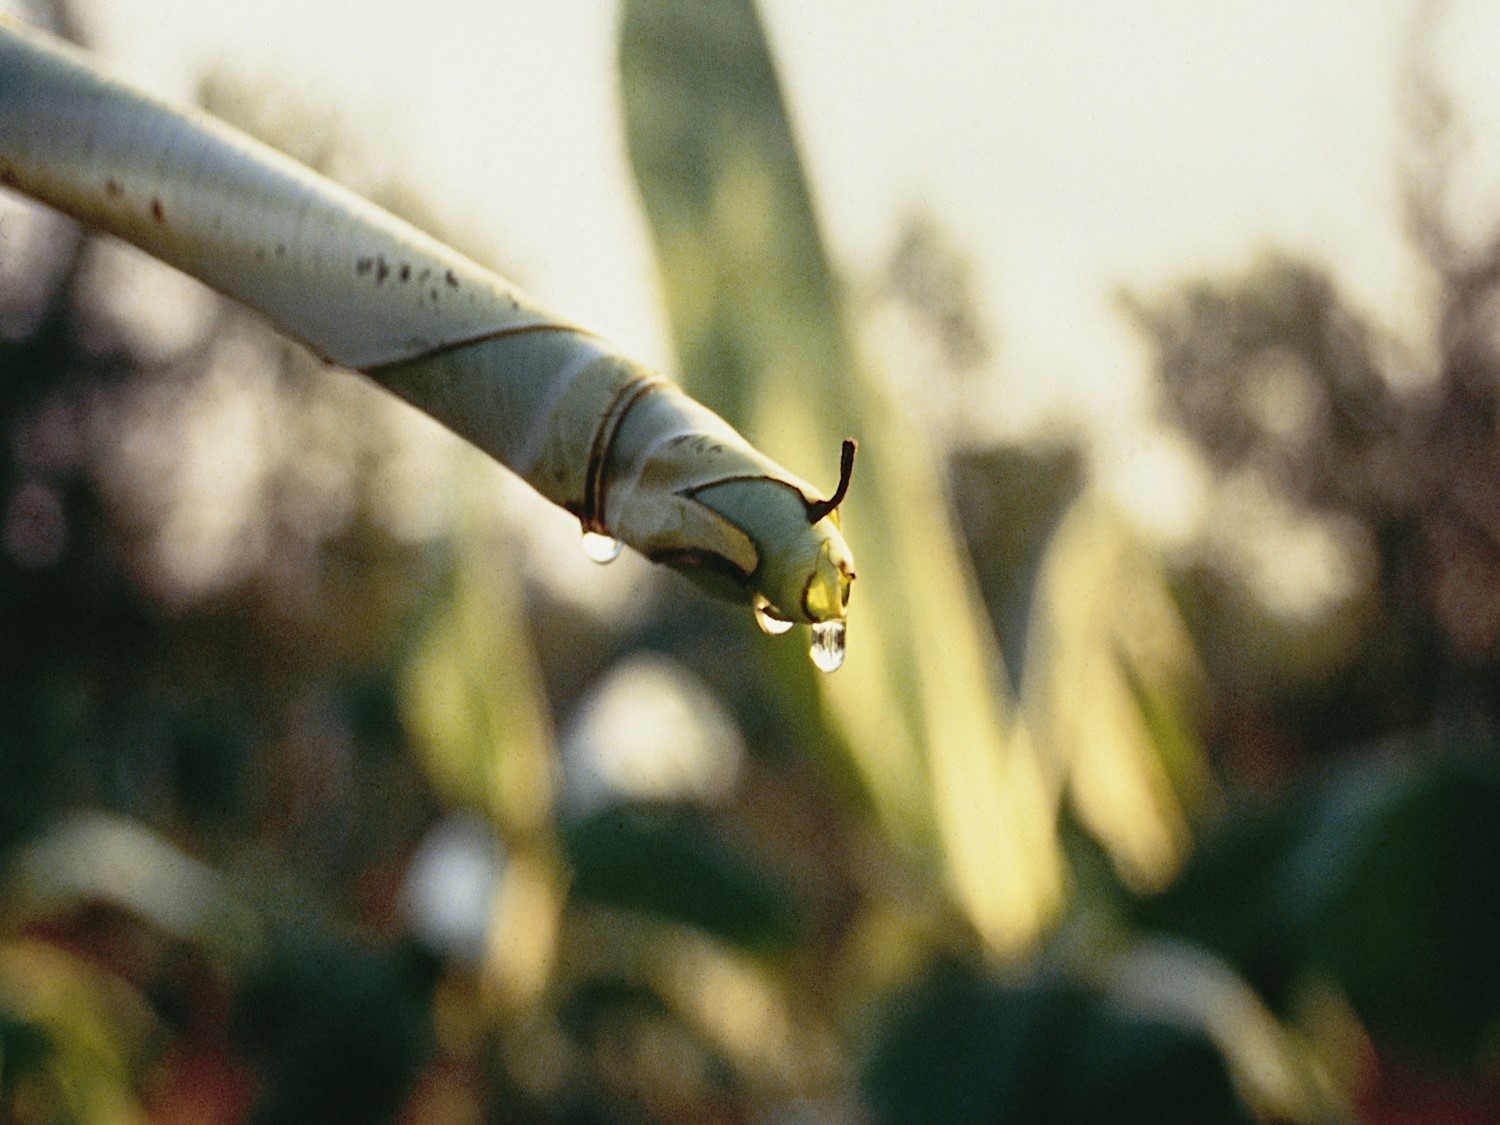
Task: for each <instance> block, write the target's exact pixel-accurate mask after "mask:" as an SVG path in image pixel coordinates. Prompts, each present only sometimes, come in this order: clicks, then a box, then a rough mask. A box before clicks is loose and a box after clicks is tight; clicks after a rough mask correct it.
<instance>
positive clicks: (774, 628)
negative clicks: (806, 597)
mask: <svg viewBox="0 0 1500 1125" xmlns="http://www.w3.org/2000/svg"><path fill="white" fill-rule="evenodd" d="M755 623H756V624H757V625H759V626H760V631H761V632H762V633H764V634H765V635H766V636H768V637H779V636H781V634H783V633H785V632H786V631H787V630H788V629H790V628H791V627H792V622H790V621H788V620H787V619H786V618H785V617H782V616H780V615H779V614H777V613H776V610H775V607H773V606H772V605H771V603H770V602H768V601H767V600H766V599H765V597H764V596H763V595H761V594H756V595H755Z"/></svg>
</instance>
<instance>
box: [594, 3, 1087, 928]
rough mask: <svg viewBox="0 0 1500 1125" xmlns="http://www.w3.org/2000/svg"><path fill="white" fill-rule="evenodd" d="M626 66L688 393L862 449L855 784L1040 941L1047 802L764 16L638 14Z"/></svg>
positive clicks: (640, 176)
mask: <svg viewBox="0 0 1500 1125" xmlns="http://www.w3.org/2000/svg"><path fill="white" fill-rule="evenodd" d="M621 70H622V78H623V84H624V95H625V112H626V120H627V127H628V134H629V144H630V154H631V159H632V162H633V166H634V169H635V173H636V178H637V181H638V183H639V185H640V188H641V192H642V195H643V198H644V202H645V207H646V213H647V215H648V217H649V219H650V222H651V228H652V233H653V235H654V238H655V243H656V249H657V255H658V261H659V263H660V268H661V274H662V281H663V285H664V288H665V294H666V299H667V305H668V309H669V312H670V315H671V321H672V327H673V332H674V336H675V340H676V346H677V366H678V370H679V371H680V373H681V377H682V379H683V381H684V383H685V384H686V386H687V387H688V389H689V390H690V391H691V392H692V393H694V394H695V395H696V396H698V397H699V398H701V399H703V400H704V401H705V402H707V403H708V404H709V405H711V406H713V407H714V408H715V409H717V410H719V411H720V412H721V413H723V414H724V415H725V416H726V417H727V418H728V419H729V420H730V421H731V422H733V423H734V424H735V425H736V426H737V427H739V428H740V429H742V430H743V431H745V432H746V433H748V434H750V435H751V436H752V437H753V438H754V439H755V441H756V442H757V444H758V445H759V446H760V447H761V448H763V449H765V450H766V451H767V452H768V453H769V454H770V455H772V456H773V457H775V458H776V459H777V460H779V461H781V462H782V463H784V464H787V465H790V466H793V467H794V468H795V469H797V470H799V471H801V472H802V473H803V475H805V476H807V477H809V478H810V479H812V480H814V481H818V482H827V485H831V483H832V481H834V480H835V479H837V476H838V471H837V470H838V465H837V458H838V452H839V444H840V441H841V440H842V439H843V438H844V437H846V436H849V435H854V436H856V437H857V438H859V439H860V441H861V442H862V444H861V447H860V458H859V464H858V467H857V468H856V470H855V476H854V487H853V491H852V492H851V493H850V496H849V499H848V501H847V502H846V503H845V504H844V506H843V508H842V510H841V514H842V515H843V517H844V527H845V529H846V531H847V533H848V535H849V537H850V540H851V544H852V546H853V549H854V554H855V558H856V560H857V566H858V570H859V580H858V581H857V582H856V584H855V592H854V598H853V607H852V616H851V619H850V630H849V638H850V639H849V658H848V661H847V663H846V664H845V665H844V667H843V669H842V670H841V671H839V672H838V673H837V674H835V675H833V676H831V677H828V678H827V679H826V680H825V681H824V682H823V684H822V687H823V689H824V694H825V698H826V699H827V701H828V702H829V704H830V705H831V708H832V711H833V713H834V714H835V715H836V716H837V718H838V720H839V723H840V726H841V728H842V730H843V732H844V734H845V736H846V738H847V741H848V745H849V746H850V748H851V754H852V757H853V760H854V762H855V765H856V768H857V771H858V773H859V775H860V777H861V778H862V780H863V783H864V785H865V787H866V788H867V790H868V792H869V793H870V795H871V797H872V800H873V804H874V807H875V809H876V812H877V814H878V815H879V817H880V818H881V820H882V822H883V824H884V826H885V828H886V829H887V831H888V832H889V833H890V834H891V835H892V837H893V839H895V840H896V841H897V842H898V843H899V844H901V845H903V846H904V847H905V849H906V850H908V852H909V853H911V854H914V855H918V856H923V857H925V858H926V859H927V861H928V862H930V863H931V864H932V866H933V867H934V868H936V869H937V870H938V871H940V872H941V873H942V875H943V877H944V878H945V879H946V882H947V883H948V885H949V887H950V889H951V890H952V892H953V893H954V895H955V897H956V898H957V900H958V902H959V903H960V904H961V905H962V907H963V908H964V910H965V912H966V913H967V914H968V916H969V917H970V918H971V919H972V921H973V922H974V924H975V925H976V927H977V929H978V930H979V932H980V933H981V934H982V935H983V936H984V938H985V939H986V941H987V943H988V944H989V945H990V946H991V947H992V948H995V949H999V950H1007V951H1014V950H1018V949H1020V948H1023V947H1025V946H1026V945H1027V944H1028V943H1029V942H1030V941H1031V940H1033V939H1034V938H1035V936H1036V934H1037V933H1038V931H1039V929H1040V928H1041V927H1042V926H1043V925H1044V924H1045V923H1046V921H1047V920H1048V919H1050V917H1051V916H1052V915H1053V913H1054V911H1055V909H1056V904H1057V899H1058V897H1059V895H1060V883H1061V874H1060V857H1059V854H1058V849H1057V843H1056V838H1055V835H1054V833H1053V830H1052V814H1051V809H1050V807H1049V806H1048V804H1047V803H1046V801H1045V799H1044V795H1043V790H1042V785H1041V780H1040V777H1039V774H1038V771H1037V768H1036V763H1035V761H1034V760H1033V759H1032V757H1031V752H1030V750H1029V749H1028V748H1027V746H1026V745H1025V744H1024V743H1008V742H1007V739H1006V714H1005V710H1006V708H1005V694H1006V687H1005V677H1004V674H1003V670H1002V667H1001V661H1000V657H999V652H998V648H997V646H996V643H995V639H994V635H993V633H992V631H991V629H990V626H989V622H988V619H987V615H986V613H985V609H984V606H983V604H982V603H981V601H980V599H979V597H978V595H977V593H976V589H975V584H974V581H973V577H972V574H971V573H970V570H969V568H968V565H967V560H966V558H965V555H964V552H963V549H962V546H961V544H960V542H959V540H958V538H957V536H956V535H955V533H954V530H953V527H952V525H951V522H950V517H949V511H948V505H947V501H946V499H945V497H944V494H943V489H942V484H941V479H940V474H939V471H938V468H937V464H936V460H935V457H934V455H933V453H932V450H931V448H930V446H929V443H928V441H927V440H926V437H925V435H923V434H922V433H921V432H920V431H919V430H918V429H917V428H916V427H915V426H914V425H913V424H912V423H911V422H910V421H909V420H908V419H906V418H904V417H903V416H902V415H901V414H900V413H899V412H898V411H897V410H896V409H895V408H894V406H893V405H892V403H891V402H890V401H889V399H888V397H887V394H886V391H885V389H884V387H883V386H882V385H881V383H880V382H879V381H878V380H876V379H874V378H871V377H870V376H869V375H868V374H867V372H866V371H865V369H864V368H863V366H862V365H861V364H860V363H859V362H858V361H857V359H856V355H855V349H854V346H853V344H852V342H851V340H850V338H849V335H848V332H847V328H846V325H845V322H844V317H843V312H842V309H841V300H840V293H839V287H838V284H837V282H836V280H835V277H834V274H833V270H832V268H831V266H830V264H829V261H828V257H827V254H826V253H825V251H824V248H823V240H822V236H821V234H820V232H819V229H818V224H817V221H816V218H815V216H814V213H813V206H812V201H811V198H810V196H809V193H808V189H807V185H806V182H805V180H804V177H803V173H802V167H801V163H800V161H799V159H798V155H797V147H796V144H795V142H794V140H793V137H792V132H791V128H790V126H789V124H788V121H787V116H786V112H785V110H784V108H783V104H782V97H781V92H780V89H779V85H778V82H777V78H776V73H775V69H774V66H773V64H772V61H771V57H770V54H769V51H768V48H767V45H766V41H765V37H764V34H763V32H762V29H761V25H760V22H759V20H758V18H757V17H756V13H755V10H754V8H753V6H752V5H751V3H750V2H749V0H718V2H715V3H701V2H698V0H627V2H626V4H625V6H624V20H623V25H622V31H621ZM827 485H825V487H826V486H827ZM804 674H805V675H811V674H812V673H811V672H810V671H807V672H804Z"/></svg>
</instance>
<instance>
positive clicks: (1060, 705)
mask: <svg viewBox="0 0 1500 1125" xmlns="http://www.w3.org/2000/svg"><path fill="white" fill-rule="evenodd" d="M1028 646H1029V652H1028V658H1027V666H1026V675H1025V677H1024V679H1023V683H1022V702H1023V705H1024V709H1025V715H1026V719H1027V728H1026V729H1027V732H1028V734H1029V736H1030V737H1031V738H1032V739H1034V740H1035V741H1036V743H1037V744H1038V746H1039V747H1040V748H1041V749H1042V750H1043V760H1044V761H1046V762H1048V763H1049V764H1050V765H1051V766H1052V767H1053V768H1054V769H1055V770H1056V771H1057V774H1056V780H1057V784H1058V786H1059V789H1061V788H1062V787H1063V786H1064V785H1066V787H1067V790H1068V793H1069V796H1070V797H1071V799H1072V801H1073V804H1074V806H1075V807H1076V809H1077V812H1078V817H1079V820H1080V821H1081V823H1082V824H1083V825H1085V826H1086V827H1087V829H1088V830H1089V832H1090V833H1091V834H1092V835H1093V836H1094V837H1095V838H1096V839H1097V840H1098V841H1099V843H1100V845H1101V846H1102V847H1103V848H1104V849H1105V851H1106V853H1107V854H1108V855H1109V857H1110V860H1111V861H1112V863H1113V865H1114V867H1115V869H1116V871H1117V873H1118V874H1119V876H1120V878H1121V879H1122V880H1123V881H1124V882H1125V883H1126V884H1127V885H1129V886H1132V887H1134V888H1136V889H1137V890H1141V889H1148V888H1159V887H1162V886H1164V885H1165V884H1166V883H1167V881H1168V880H1169V879H1170V878H1171V877H1172V876H1173V875H1174V874H1175V873H1176V872H1177V870H1178V868H1179V867H1180V865H1181V863H1182V860H1183V858H1184V856H1185V855H1186V852H1187V849H1188V843H1189V824H1190V816H1191V814H1192V813H1194V812H1195V811H1196V810H1197V808H1198V807H1199V806H1200V805H1201V803H1202V802H1203V800H1204V798H1205V796H1206V795H1207V793H1208V791H1209V778H1208V773H1207V770H1206V767H1205V765H1204V762H1203V760H1202V756H1201V752H1200V749H1199V742H1198V736H1197V722H1198V714H1197V713H1198V710H1199V707H1200V701H1201V700H1202V698H1203V696H1204V692H1205V688H1206V684H1205V681H1204V677H1203V674H1202V670H1201V668H1200V667H1199V665H1198V660H1197V655H1196V653H1195V651H1194V649H1193V646H1192V643H1191V640H1190V638H1189V636H1188V633H1187V630H1186V628H1185V626H1184V625H1183V622H1182V619H1181V615H1180V614H1179V612H1178V609H1177V605H1176V602H1175V601H1174V600H1173V598H1172V595H1171V592H1170V590H1169V588H1168V585H1167V581H1166V576H1165V573H1164V571H1163V568H1162V565H1161V562H1160V559H1159V558H1158V556H1157V555H1156V553H1155V552H1153V551H1152V550H1151V549H1149V548H1148V547H1147V546H1146V545H1145V544H1144V543H1142V542H1141V540H1140V539H1139V537H1138V536H1136V535H1135V534H1133V533H1132V532H1131V531H1130V529H1129V528H1128V527H1127V526H1126V525H1125V523H1124V521H1123V519H1122V518H1121V517H1120V515H1119V514H1118V513H1117V512H1116V511H1114V510H1113V508H1112V507H1111V506H1110V505H1109V504H1108V503H1107V502H1106V501H1105V500H1104V498H1103V497H1102V496H1100V495H1099V494H1098V493H1097V492H1096V491H1085V492H1084V494H1083V495H1082V496H1080V497H1079V499H1078V500H1077V501H1076V502H1075V503H1074V504H1073V505H1072V507H1071V508H1070V509H1069V511H1068V513H1067V514H1066V515H1065V516H1064V517H1063V520H1062V522H1061V524H1060V525H1059V527H1058V528H1057V530H1056V532H1055V534H1054V536H1053V539H1052V543H1051V545H1050V546H1049V549H1048V551H1047V554H1046V556H1045V557H1044V558H1043V560H1042V562H1041V572H1040V574H1039V576H1038V579H1037V591H1036V597H1035V604H1034V607H1033V612H1032V619H1031V624H1030V629H1029V631H1028Z"/></svg>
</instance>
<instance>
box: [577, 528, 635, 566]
mask: <svg viewBox="0 0 1500 1125" xmlns="http://www.w3.org/2000/svg"><path fill="white" fill-rule="evenodd" d="M624 549H625V544H623V543H621V542H620V541H619V540H618V539H612V538H610V537H609V536H608V535H600V534H599V533H598V532H597V531H585V532H584V533H583V553H584V554H585V555H587V556H588V557H589V558H590V559H592V560H593V561H594V562H596V563H599V564H600V565H601V566H602V565H603V564H604V563H608V562H614V561H615V560H616V559H617V558H619V557H620V552H621V551H622V550H624Z"/></svg>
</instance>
